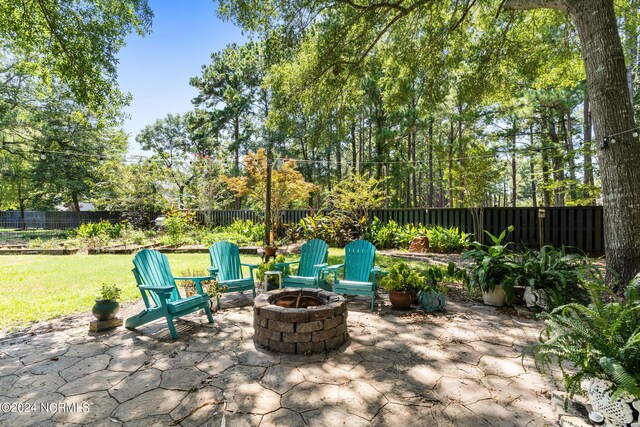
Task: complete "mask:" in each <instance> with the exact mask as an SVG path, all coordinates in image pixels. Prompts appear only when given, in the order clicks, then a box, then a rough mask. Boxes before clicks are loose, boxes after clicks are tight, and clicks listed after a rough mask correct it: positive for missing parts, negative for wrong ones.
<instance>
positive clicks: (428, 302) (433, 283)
mask: <svg viewBox="0 0 640 427" xmlns="http://www.w3.org/2000/svg"><path fill="white" fill-rule="evenodd" d="M422 276H424V278H425V280H424V282H423V284H422V288H421V289H420V293H419V294H418V301H419V304H420V306H421V307H422V308H423V309H424V310H425V311H427V312H433V311H438V310H444V307H445V304H446V299H445V296H446V294H447V292H448V291H449V288H447V286H446V285H444V284H442V283H441V282H442V281H443V280H444V279H454V280H462V281H466V280H467V274H466V271H465V270H463V269H461V268H458V267H456V265H455V264H454V263H453V262H450V263H449V265H448V266H447V268H446V269H445V268H443V267H439V266H435V265H434V266H431V267H429V268H427V269H426V270H423V271H422Z"/></svg>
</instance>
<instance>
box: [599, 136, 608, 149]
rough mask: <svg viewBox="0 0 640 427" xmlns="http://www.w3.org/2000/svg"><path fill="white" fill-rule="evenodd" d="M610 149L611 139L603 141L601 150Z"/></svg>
mask: <svg viewBox="0 0 640 427" xmlns="http://www.w3.org/2000/svg"><path fill="white" fill-rule="evenodd" d="M605 148H609V138H604V139H603V140H602V144H600V149H603V150H604V149H605Z"/></svg>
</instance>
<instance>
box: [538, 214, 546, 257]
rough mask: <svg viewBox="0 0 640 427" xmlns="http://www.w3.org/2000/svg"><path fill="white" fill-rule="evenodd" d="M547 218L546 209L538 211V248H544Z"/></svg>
mask: <svg viewBox="0 0 640 427" xmlns="http://www.w3.org/2000/svg"><path fill="white" fill-rule="evenodd" d="M545 217H546V211H545V210H544V209H538V248H542V247H543V246H544V218H545Z"/></svg>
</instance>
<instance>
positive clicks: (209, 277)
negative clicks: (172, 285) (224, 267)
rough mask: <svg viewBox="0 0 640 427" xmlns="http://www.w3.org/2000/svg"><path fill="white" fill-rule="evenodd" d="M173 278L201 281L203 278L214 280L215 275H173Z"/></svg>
mask: <svg viewBox="0 0 640 427" xmlns="http://www.w3.org/2000/svg"><path fill="white" fill-rule="evenodd" d="M174 279H176V280H191V281H194V282H195V281H196V280H197V281H199V282H202V281H203V280H216V277H215V276H195V277H174Z"/></svg>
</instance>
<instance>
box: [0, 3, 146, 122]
mask: <svg viewBox="0 0 640 427" xmlns="http://www.w3.org/2000/svg"><path fill="white" fill-rule="evenodd" d="M27 17H28V18H27ZM152 17H153V13H152V12H151V9H150V8H149V5H148V3H147V1H146V0H106V1H103V0H101V1H96V0H88V1H82V2H76V1H74V2H58V1H37V0H27V1H21V0H20V1H18V0H7V1H3V2H2V3H1V5H0V39H1V40H3V41H6V40H11V41H13V43H15V47H16V50H19V51H22V52H25V53H26V54H28V55H29V60H28V62H27V63H25V64H24V65H23V66H24V67H27V68H28V69H29V71H30V73H31V74H33V75H35V76H37V77H38V78H39V80H41V81H42V82H45V83H51V82H52V81H62V82H63V83H64V85H65V86H67V87H69V88H70V90H71V91H72V92H73V94H74V97H75V98H76V99H77V100H78V101H79V102H80V103H82V104H85V105H88V106H89V107H91V108H92V109H94V110H101V111H103V112H104V113H107V114H109V115H115V112H116V111H117V110H118V109H119V108H120V107H122V106H123V105H124V104H125V103H126V102H127V100H128V97H127V96H125V95H123V94H122V93H120V91H119V90H118V85H117V63H118V51H119V50H120V48H121V47H122V46H124V44H125V37H126V36H127V35H128V34H129V33H132V32H136V33H138V34H140V35H144V34H146V33H147V32H148V31H149V28H150V26H151V18H152Z"/></svg>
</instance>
